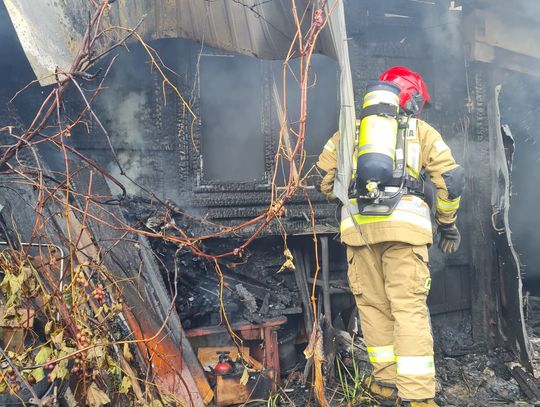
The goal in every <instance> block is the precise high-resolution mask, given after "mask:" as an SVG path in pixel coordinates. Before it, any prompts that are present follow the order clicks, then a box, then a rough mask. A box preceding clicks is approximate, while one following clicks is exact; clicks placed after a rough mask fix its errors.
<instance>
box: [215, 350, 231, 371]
mask: <svg viewBox="0 0 540 407" xmlns="http://www.w3.org/2000/svg"><path fill="white" fill-rule="evenodd" d="M228 353H229V352H217V354H218V355H219V362H218V363H217V364H216V365H215V366H214V372H215V373H216V374H217V375H220V376H222V375H226V374H229V373H231V372H232V371H233V364H232V359H231V358H230V356H229V355H228Z"/></svg>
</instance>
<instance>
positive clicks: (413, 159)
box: [317, 119, 464, 246]
mask: <svg viewBox="0 0 540 407" xmlns="http://www.w3.org/2000/svg"><path fill="white" fill-rule="evenodd" d="M409 128H410V129H411V130H412V131H408V133H407V169H408V172H409V174H413V176H416V177H417V176H418V174H419V173H420V171H421V170H422V169H424V170H425V171H426V172H427V173H428V174H429V175H430V177H431V182H432V183H433V184H434V185H435V187H436V189H437V197H436V214H435V219H436V221H437V222H438V223H440V224H449V223H453V222H455V221H456V214H457V210H458V208H459V203H460V198H461V193H462V191H463V187H464V171H463V169H462V168H461V167H460V166H459V165H458V164H457V163H456V161H455V160H454V157H453V156H452V152H451V151H450V148H449V147H448V146H447V145H446V143H445V142H444V141H443V139H442V137H441V135H440V134H439V132H438V131H437V130H435V129H434V128H433V127H431V126H430V125H429V124H427V123H426V122H424V121H422V120H420V119H411V120H410V124H409ZM339 137H340V136H339V133H335V134H334V135H333V136H332V137H331V138H330V139H329V140H328V142H327V143H326V145H325V146H324V149H323V151H322V153H321V154H320V156H319V160H318V162H317V166H318V167H319V168H320V169H321V170H322V171H323V173H324V174H325V175H324V177H323V179H322V182H321V186H320V187H321V192H322V193H323V194H324V195H326V196H327V197H329V196H331V193H332V190H333V186H334V177H335V174H336V169H337V161H338V151H339V148H338V147H339ZM351 178H352V174H351ZM340 232H341V241H342V242H343V243H344V244H347V245H349V246H363V245H365V244H375V243H380V242H389V241H398V242H405V243H410V244H412V245H423V244H431V243H432V242H433V233H432V226H431V219H430V209H429V208H428V206H427V204H426V203H425V202H424V200H422V199H421V198H419V197H418V196H413V195H404V196H403V197H402V198H401V201H400V202H399V204H398V206H397V207H396V208H395V209H394V211H393V212H392V214H391V215H388V216H365V215H360V214H359V213H358V209H357V204H356V199H355V198H351V199H350V205H349V206H346V205H344V206H343V207H342V212H341V224H340Z"/></svg>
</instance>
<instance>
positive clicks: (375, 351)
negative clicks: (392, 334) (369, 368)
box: [367, 345, 396, 363]
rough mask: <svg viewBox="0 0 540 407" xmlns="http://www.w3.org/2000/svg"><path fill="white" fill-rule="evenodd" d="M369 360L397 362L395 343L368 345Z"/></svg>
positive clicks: (373, 361) (374, 361) (372, 361)
mask: <svg viewBox="0 0 540 407" xmlns="http://www.w3.org/2000/svg"><path fill="white" fill-rule="evenodd" d="M367 351H368V355H369V361H370V362H371V363H386V362H395V361H396V355H394V345H387V346H368V348H367Z"/></svg>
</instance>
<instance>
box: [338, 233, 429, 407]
mask: <svg viewBox="0 0 540 407" xmlns="http://www.w3.org/2000/svg"><path fill="white" fill-rule="evenodd" d="M347 260H348V262H349V266H348V275H349V283H350V286H351V290H352V292H353V294H354V296H355V299H356V304H357V306H358V309H359V312H360V320H361V324H362V332H363V335H364V339H365V341H366V345H367V347H368V354H369V358H370V362H371V364H372V365H373V375H374V378H375V380H376V381H377V382H379V383H381V384H389V385H396V386H397V389H398V395H399V396H400V397H401V398H402V399H406V400H422V399H429V398H433V397H434V396H435V368H434V364H433V337H432V335H431V324H430V319H429V312H428V308H427V305H426V299H427V294H428V292H429V288H430V286H431V278H430V275H429V269H428V266H427V262H428V249H427V246H426V245H422V246H413V245H411V244H408V243H402V242H383V243H377V244H372V245H370V246H369V247H367V246H360V247H356V246H348V247H347Z"/></svg>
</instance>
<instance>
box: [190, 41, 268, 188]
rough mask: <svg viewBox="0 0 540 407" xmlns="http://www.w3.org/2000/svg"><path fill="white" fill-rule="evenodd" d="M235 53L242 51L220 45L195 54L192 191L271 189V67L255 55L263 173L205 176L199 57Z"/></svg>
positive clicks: (222, 55)
mask: <svg viewBox="0 0 540 407" xmlns="http://www.w3.org/2000/svg"><path fill="white" fill-rule="evenodd" d="M236 56H242V54H238V53H234V52H227V51H223V50H219V49H212V48H205V49H204V50H203V52H200V53H199V54H198V55H197V56H196V62H195V65H196V66H195V70H196V71H195V72H196V73H195V75H194V77H195V80H196V87H197V89H196V94H197V105H196V111H197V113H198V118H197V123H196V129H194V131H193V132H192V135H191V136H190V138H191V142H192V144H193V149H192V154H191V159H192V160H191V161H192V168H193V175H194V185H193V192H195V193H204V192H223V191H253V190H256V191H258V190H261V191H270V190H271V186H272V182H271V180H272V176H273V171H274V164H275V151H276V138H275V136H274V133H275V131H276V127H275V122H276V120H274V119H273V118H274V117H275V115H276V111H275V108H274V107H273V96H272V76H271V74H272V71H271V67H270V64H269V63H268V61H266V60H262V59H258V60H257V62H258V63H259V67H260V70H261V78H262V79H261V84H260V86H261V88H262V91H261V94H262V98H261V101H260V105H261V106H260V109H261V118H262V120H261V136H262V137H263V148H264V164H263V165H264V169H263V171H264V175H263V177H262V178H261V179H258V180H253V181H249V180H246V181H226V180H216V179H208V178H207V177H206V176H205V174H204V157H203V150H202V143H203V142H204V141H203V139H204V134H203V130H202V117H201V103H202V102H201V75H200V69H199V68H200V61H201V60H202V58H231V57H233V58H234V57H236Z"/></svg>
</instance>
